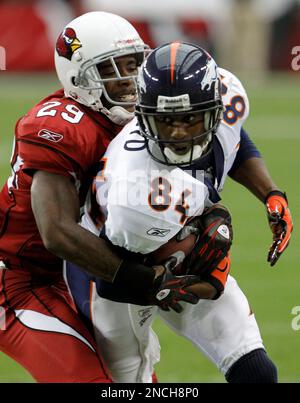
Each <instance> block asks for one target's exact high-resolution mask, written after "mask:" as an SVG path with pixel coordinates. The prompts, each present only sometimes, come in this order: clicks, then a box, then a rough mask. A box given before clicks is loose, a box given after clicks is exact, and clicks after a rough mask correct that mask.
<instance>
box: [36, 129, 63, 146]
mask: <svg viewBox="0 0 300 403" xmlns="http://www.w3.org/2000/svg"><path fill="white" fill-rule="evenodd" d="M38 136H39V137H41V138H42V139H45V140H48V141H51V142H52V143H58V142H59V141H61V140H62V139H63V138H64V136H63V135H62V134H59V133H54V132H51V131H50V130H47V129H43V130H40V131H39V132H38Z"/></svg>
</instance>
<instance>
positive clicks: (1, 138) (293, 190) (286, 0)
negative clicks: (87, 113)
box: [0, 0, 300, 382]
mask: <svg viewBox="0 0 300 403" xmlns="http://www.w3.org/2000/svg"><path fill="white" fill-rule="evenodd" d="M155 3H156V0H153V1H152V2H148V1H146V0H109V1H106V0H86V1H79V0H73V1H72V0H71V1H62V0H53V1H51V0H38V1H37V0H27V1H26V0H25V1H18V0H14V1H12V0H9V1H5V0H4V1H0V50H1V52H0V70H1V71H0V185H1V186H2V184H3V183H4V181H5V179H6V177H7V175H8V174H9V172H10V169H9V158H10V153H11V146H12V140H13V132H14V125H15V122H16V120H17V119H18V118H19V117H20V116H21V115H22V114H24V113H26V111H27V110H28V109H29V108H30V107H31V106H32V105H33V104H34V103H36V102H37V101H38V100H40V99H41V98H43V97H44V96H45V95H47V94H48V93H50V92H51V91H54V90H55V89H56V88H57V87H58V86H59V84H58V82H57V80H56V76H55V74H54V73H53V60H52V54H53V43H54V40H55V39H54V38H55V37H56V36H57V34H58V33H59V32H60V30H61V29H62V27H63V26H64V25H65V23H67V22H68V21H69V20H70V19H72V18H74V17H75V16H76V15H78V14H80V13H82V12H86V11H89V10H105V11H111V12H115V13H118V14H120V15H123V16H124V17H126V18H129V19H130V20H131V21H132V22H133V23H134V24H135V25H136V27H137V29H138V30H139V31H140V33H141V35H142V36H143V37H144V40H145V41H146V42H148V43H149V44H150V45H151V46H156V45H158V44H161V43H164V42H167V41H169V40H174V39H176V40H177V39H182V40H186V41H190V42H194V43H198V44H200V45H202V46H204V47H206V48H207V49H209V50H210V51H211V52H212V54H213V55H214V57H215V58H216V60H217V62H218V63H219V65H221V66H222V67H224V68H227V69H230V70H231V71H232V72H233V73H236V74H237V75H238V76H239V77H240V78H242V80H243V84H244V86H245V88H246V90H247V91H248V95H249V99H250V106H251V113H250V117H249V119H248V122H247V124H246V129H247V130H248V132H249V134H250V135H251V137H252V138H253V140H254V141H255V143H256V144H257V146H258V147H259V149H260V151H261V153H262V155H263V157H264V158H265V160H266V162H267V164H268V167H269V169H270V171H271V173H272V175H273V178H274V180H275V181H276V183H277V184H278V186H279V187H281V188H282V189H283V190H285V191H286V192H287V195H288V197H289V202H290V207H291V210H292V213H293V218H294V225H295V230H294V233H293V238H292V242H291V245H290V247H289V248H288V250H287V252H286V253H285V254H284V256H282V258H281V259H280V261H279V262H278V264H277V266H275V268H270V267H269V266H268V265H267V262H266V255H267V250H268V247H269V244H270V242H271V234H270V232H269V229H268V226H267V220H266V217H265V212H264V208H263V206H262V205H261V204H260V203H259V202H258V201H257V200H256V199H255V198H254V197H253V196H252V195H250V194H249V192H248V191H246V190H244V189H243V188H241V187H240V186H239V185H237V184H234V183H233V182H232V181H230V180H229V181H228V183H227V187H226V190H225V192H224V193H223V201H224V203H225V204H226V205H227V206H229V207H230V209H231V212H232V215H233V223H234V227H235V239H234V246H233V251H232V260H233V265H232V274H233V275H234V277H235V278H236V279H237V280H238V282H239V284H240V286H241V287H242V289H243V290H244V292H245V293H246V295H247V296H248V298H249V301H250V304H251V306H252V309H253V310H254V312H255V314H256V318H257V320H258V323H259V325H260V329H261V333H262V336H263V340H264V342H265V346H266V348H267V350H268V352H269V355H270V356H271V357H272V359H273V360H274V361H275V363H276V364H277V366H278V370H279V377H280V381H281V382H299V381H300V350H299V343H300V330H296V328H297V327H300V317H299V319H298V318H297V317H296V316H295V314H292V309H293V307H297V306H299V310H300V293H299V286H300V270H299V267H298V266H299V261H300V250H299V246H298V245H299V243H300V238H299V235H298V231H297V228H298V222H299V210H298V208H299V207H300V191H299V168H300V164H299V150H300V135H299V129H300V91H299V85H300V80H299V78H300V76H299V70H300V60H299V62H298V58H297V52H299V51H300V1H299V0H211V1H210V2H200V1H199V2H195V1H193V0H185V1H184V2H182V1H177V0H164V1H163V2H161V1H160V2H159V3H158V6H157V7H155ZM297 46H298V47H299V49H297ZM3 49H4V51H3ZM4 56H5V57H4ZM1 57H2V58H1ZM293 319H294V324H296V325H298V326H296V328H295V329H293V328H292V321H293ZM155 329H156V331H157V333H158V335H159V337H160V341H161V347H162V351H161V362H160V363H159V365H158V366H157V374H158V377H159V380H160V381H161V382H224V380H223V377H222V375H221V374H220V373H219V372H218V371H217V369H216V368H215V367H214V366H213V365H212V364H211V363H210V362H209V361H208V360H207V359H206V358H205V357H204V356H203V355H202V354H200V353H199V352H197V350H196V349H195V347H194V346H193V345H192V344H191V343H190V342H188V341H186V340H183V339H181V338H179V337H178V336H176V335H175V334H174V333H172V332H171V331H170V330H169V329H167V328H166V327H165V326H164V325H163V324H162V323H161V322H159V321H156V323H155ZM33 359H35V358H34V357H33ZM0 382H32V378H31V377H30V375H29V374H27V373H26V372H25V371H24V370H23V369H22V368H21V367H20V366H19V365H18V364H16V363H15V362H13V361H12V360H11V359H9V358H7V357H6V356H5V355H3V354H1V353H0Z"/></svg>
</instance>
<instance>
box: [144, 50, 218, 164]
mask: <svg viewBox="0 0 300 403" xmlns="http://www.w3.org/2000/svg"><path fill="white" fill-rule="evenodd" d="M137 87H138V102H137V105H136V115H137V119H138V122H139V125H140V129H141V134H142V136H143V137H144V138H145V139H146V145H147V149H148V152H149V153H150V155H151V156H152V158H154V159H155V160H156V161H158V162H160V163H162V164H165V165H176V166H182V167H183V166H189V165H193V164H194V163H196V162H199V161H200V160H201V159H202V158H203V157H204V156H206V155H207V154H208V153H209V152H210V151H211V149H212V139H213V135H214V133H215V132H216V130H217V128H218V126H219V123H220V121H221V120H222V117H223V104H222V98H221V84H220V78H219V74H218V70H217V65H216V63H215V61H214V59H213V58H212V57H211V56H210V55H209V54H208V53H207V52H206V51H205V50H204V49H202V48H200V47H199V46H196V45H192V44H188V43H181V42H172V43H169V44H166V45H163V46H160V47H158V48H156V49H155V50H154V51H153V52H151V53H150V55H149V56H148V58H147V59H146V60H145V61H144V63H143V64H142V66H141V69H140V72H139V75H138V79H137ZM177 121H179V125H180V124H181V123H182V122H183V124H186V125H187V126H189V125H193V124H194V123H192V122H193V121H194V122H199V121H202V125H199V126H195V127H197V129H196V132H195V130H194V132H193V131H191V132H192V133H193V134H192V135H190V134H189V135H188V137H187V136H185V137H184V138H181V139H176V138H175V139H174V138H172V136H168V135H167V136H166V134H165V135H162V131H161V127H160V123H159V122H164V123H165V124H166V125H168V124H169V125H171V126H172V125H174V126H176V124H177V123H176V122H177ZM199 127H201V130H199V131H197V130H198V128H199Z"/></svg>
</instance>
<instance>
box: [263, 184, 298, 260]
mask: <svg viewBox="0 0 300 403" xmlns="http://www.w3.org/2000/svg"><path fill="white" fill-rule="evenodd" d="M265 204H266V209H267V215H268V220H269V225H270V228H271V231H272V232H273V243H272V245H271V247H270V249H269V253H268V258H267V260H268V262H269V263H270V265H271V266H274V264H275V263H276V262H277V260H278V259H279V257H280V256H281V254H282V253H283V251H284V250H285V249H286V248H287V246H288V244H289V241H290V237H291V233H292V230H293V221H292V216H291V213H290V210H289V208H288V201H287V198H286V195H285V193H283V192H280V191H279V190H274V191H272V192H270V193H269V194H268V195H267V197H266V199H265Z"/></svg>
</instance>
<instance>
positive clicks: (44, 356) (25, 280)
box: [0, 269, 111, 383]
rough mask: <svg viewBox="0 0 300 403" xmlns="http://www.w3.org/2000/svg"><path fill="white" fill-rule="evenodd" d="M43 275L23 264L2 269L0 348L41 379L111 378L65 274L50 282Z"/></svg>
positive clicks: (95, 380)
mask: <svg viewBox="0 0 300 403" xmlns="http://www.w3.org/2000/svg"><path fill="white" fill-rule="evenodd" d="M41 280H42V281H41ZM41 280H40V279H36V278H33V276H32V275H31V273H29V272H26V271H22V270H11V271H10V270H6V269H4V270H0V307H1V312H2V314H3V313H5V322H4V323H5V329H4V326H3V321H2V326H0V351H3V352H4V353H5V354H7V355H9V356H10V357H11V358H13V359H14V360H15V361H17V362H18V363H20V364H21V365H22V366H23V367H24V368H26V369H27V370H28V371H29V372H30V374H31V375H32V376H33V377H34V378H35V380H36V381H37V382H101V383H103V382H111V378H110V375H109V373H108V371H107V369H106V368H105V366H104V364H103V361H102V359H101V357H100V355H99V354H98V352H97V346H96V343H95V342H94V340H93V338H92V337H91V335H90V333H89V332H88V330H87V328H86V327H85V326H84V324H83V323H82V321H81V320H80V318H79V316H78V315H77V313H76V311H75V310H74V309H73V307H72V301H71V299H70V297H69V294H68V291H67V289H66V286H65V284H64V282H63V279H62V278H60V281H59V282H57V281H56V282H54V283H53V282H52V285H51V283H50V284H49V282H48V283H47V281H44V280H43V279H41ZM3 308H4V309H3Z"/></svg>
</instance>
